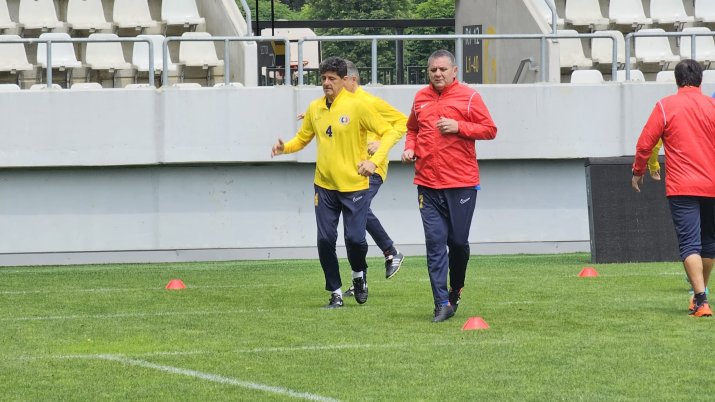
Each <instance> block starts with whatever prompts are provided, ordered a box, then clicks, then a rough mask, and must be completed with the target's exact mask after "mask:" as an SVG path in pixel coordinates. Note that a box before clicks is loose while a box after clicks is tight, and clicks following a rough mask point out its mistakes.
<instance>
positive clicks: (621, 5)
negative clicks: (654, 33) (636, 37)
mask: <svg viewBox="0 0 715 402" xmlns="http://www.w3.org/2000/svg"><path fill="white" fill-rule="evenodd" d="M608 18H610V19H611V22H613V23H614V24H616V25H631V26H634V27H640V26H642V25H650V24H652V23H653V20H652V19H650V18H647V17H646V16H645V11H644V10H643V1H642V0H611V1H610V3H609V4H608Z"/></svg>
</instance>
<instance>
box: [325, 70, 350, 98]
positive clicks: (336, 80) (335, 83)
mask: <svg viewBox="0 0 715 402" xmlns="http://www.w3.org/2000/svg"><path fill="white" fill-rule="evenodd" d="M320 80H321V81H322V83H323V93H324V94H325V96H326V97H327V98H328V99H330V100H333V99H335V97H336V96H338V94H339V93H340V91H342V90H343V87H344V86H345V80H344V79H343V78H340V76H338V74H337V73H335V72H332V71H326V72H325V73H324V74H321V75H320Z"/></svg>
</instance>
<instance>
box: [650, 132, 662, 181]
mask: <svg viewBox="0 0 715 402" xmlns="http://www.w3.org/2000/svg"><path fill="white" fill-rule="evenodd" d="M662 147H663V140H662V139H660V140H658V143H657V144H655V146H654V147H653V151H652V152H651V154H650V158H648V171H649V172H651V173H655V172H659V171H660V163H658V154H659V153H660V149H661V148H662Z"/></svg>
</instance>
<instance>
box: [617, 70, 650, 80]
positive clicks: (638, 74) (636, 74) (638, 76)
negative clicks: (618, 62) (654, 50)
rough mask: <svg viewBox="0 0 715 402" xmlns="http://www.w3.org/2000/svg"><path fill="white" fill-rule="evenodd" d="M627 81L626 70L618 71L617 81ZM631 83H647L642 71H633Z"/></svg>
mask: <svg viewBox="0 0 715 402" xmlns="http://www.w3.org/2000/svg"><path fill="white" fill-rule="evenodd" d="M625 80H626V70H618V71H616V81H617V82H624V81H625ZM629 81H638V82H645V75H643V72H642V71H641V70H631V78H630V80H629Z"/></svg>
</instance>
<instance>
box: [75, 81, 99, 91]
mask: <svg viewBox="0 0 715 402" xmlns="http://www.w3.org/2000/svg"><path fill="white" fill-rule="evenodd" d="M70 89H75V90H77V89H102V84H100V83H98V82H76V83H74V84H72V86H71V87H70Z"/></svg>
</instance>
